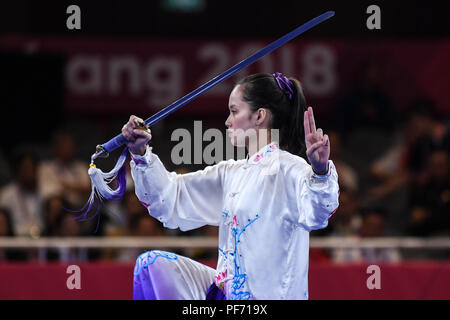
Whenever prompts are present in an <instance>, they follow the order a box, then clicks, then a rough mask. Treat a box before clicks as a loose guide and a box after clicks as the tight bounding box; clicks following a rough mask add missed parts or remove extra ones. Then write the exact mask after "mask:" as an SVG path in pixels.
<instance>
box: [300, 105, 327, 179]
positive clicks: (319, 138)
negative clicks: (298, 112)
mask: <svg viewBox="0 0 450 320" xmlns="http://www.w3.org/2000/svg"><path fill="white" fill-rule="evenodd" d="M304 128H305V143H306V156H307V157H308V160H309V162H310V163H311V166H312V168H313V170H314V172H316V173H317V174H326V173H327V172H328V158H329V157H330V140H329V138H328V135H324V134H323V131H322V129H320V128H319V129H317V130H316V123H315V122H314V114H313V109H312V108H311V107H308V110H306V111H305V114H304Z"/></svg>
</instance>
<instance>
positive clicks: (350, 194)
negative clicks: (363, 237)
mask: <svg viewBox="0 0 450 320" xmlns="http://www.w3.org/2000/svg"><path fill="white" fill-rule="evenodd" d="M339 178H340V176H339ZM339 189H340V194H339V208H338V210H337V211H336V212H335V214H334V215H333V217H332V218H331V219H330V221H329V226H328V228H330V229H331V234H330V235H331V236H336V237H352V236H357V235H358V231H359V229H360V227H361V223H362V219H361V214H360V212H359V199H358V194H357V193H356V192H354V191H352V190H348V189H347V188H346V187H340V188H339Z"/></svg>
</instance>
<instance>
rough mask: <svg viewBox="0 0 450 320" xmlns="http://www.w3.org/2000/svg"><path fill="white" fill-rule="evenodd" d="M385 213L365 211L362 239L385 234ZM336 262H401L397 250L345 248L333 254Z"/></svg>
mask: <svg viewBox="0 0 450 320" xmlns="http://www.w3.org/2000/svg"><path fill="white" fill-rule="evenodd" d="M385 220H386V217H385V213H384V212H383V210H382V209H379V208H366V209H364V210H363V219H362V224H361V228H360V229H359V237H361V238H378V237H383V236H384V234H385ZM333 260H334V261H335V262H388V263H395V262H400V260H401V256H400V252H399V251H398V250H397V249H395V248H344V249H335V250H334V252H333Z"/></svg>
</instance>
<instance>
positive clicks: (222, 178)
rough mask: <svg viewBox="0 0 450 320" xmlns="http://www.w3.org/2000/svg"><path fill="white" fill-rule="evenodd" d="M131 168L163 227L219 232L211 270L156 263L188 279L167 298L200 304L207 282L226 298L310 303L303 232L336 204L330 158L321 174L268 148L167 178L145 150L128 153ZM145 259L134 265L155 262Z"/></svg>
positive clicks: (145, 201)
mask: <svg viewBox="0 0 450 320" xmlns="http://www.w3.org/2000/svg"><path fill="white" fill-rule="evenodd" d="M131 168H132V176H133V179H134V181H135V187H136V195H137V196H138V198H139V200H140V201H141V202H142V203H143V204H144V205H145V206H146V207H147V208H148V210H149V212H150V215H152V216H153V217H155V218H157V219H158V220H159V221H161V222H162V223H163V224H164V226H165V227H167V228H180V229H181V230H183V231H186V230H191V229H195V228H198V227H201V226H203V225H214V226H219V259H218V263H217V269H216V271H215V272H214V270H213V269H211V268H209V267H206V266H204V269H203V271H199V268H200V269H202V268H201V267H199V266H198V264H197V263H194V261H192V260H190V259H187V258H185V257H182V258H180V259H172V260H170V259H164V258H158V259H160V260H161V263H159V265H161V264H164V268H165V271H166V272H167V273H170V272H174V273H177V277H180V274H181V275H183V274H184V273H188V274H189V275H188V276H187V277H184V280H183V281H181V280H180V282H181V283H179V284H172V288H173V290H175V291H179V292H180V294H179V295H178V294H177V293H171V295H170V299H177V298H179V299H184V298H188V299H189V298H190V299H197V298H198V299H204V297H205V292H206V290H207V289H208V284H211V283H212V282H213V281H214V282H215V283H216V285H217V286H218V287H219V288H221V289H222V290H223V291H224V292H225V295H226V298H227V299H308V261H309V231H311V230H315V229H321V228H324V227H326V226H327V224H328V219H329V218H330V216H331V215H332V214H333V213H334V212H335V211H336V209H337V207H338V205H339V202H338V197H339V185H338V175H337V172H336V168H335V167H334V164H333V162H332V161H331V160H329V171H328V173H327V174H326V175H323V176H319V175H317V174H315V173H314V172H313V170H312V167H311V166H310V165H309V164H308V163H307V162H306V160H305V159H303V158H301V157H298V156H295V155H292V154H290V153H289V152H286V151H284V150H280V149H279V148H278V145H277V144H275V143H270V144H268V145H266V146H265V147H263V148H261V149H260V150H259V151H258V152H257V153H256V154H254V155H253V156H252V157H251V158H249V159H243V160H238V161H235V160H228V161H222V162H220V163H218V164H217V165H214V166H209V167H207V168H205V169H204V170H200V171H197V172H193V173H188V174H183V175H177V174H175V173H174V172H171V173H169V172H167V171H166V169H165V168H164V166H163V164H162V163H161V161H160V160H159V158H158V157H157V156H156V155H155V154H153V153H152V152H151V148H150V147H147V151H146V153H145V155H144V156H138V155H134V154H132V161H131ZM155 252H157V251H155ZM149 254H150V257H152V256H151V254H152V252H150V253H147V255H146V256H145V255H142V256H141V257H140V258H139V259H141V261H142V259H147V260H152V263H153V262H156V260H157V259H156V258H154V259H149V256H148V255H149ZM153 256H154V253H153ZM159 256H161V257H162V256H164V255H161V254H159ZM139 259H138V260H139ZM186 259H187V260H189V261H191V262H192V263H193V268H190V267H189V264H190V263H189V262H186ZM162 260H164V261H165V262H162ZM180 261H182V263H181V262H180ZM177 264H180V266H177ZM156 265H157V264H156V263H154V264H151V265H149V263H147V265H146V267H147V268H148V270H146V271H142V272H150V273H151V272H152V268H154V269H155V272H156V269H157V268H158V267H157V266H156ZM168 265H171V266H173V270H172V269H171V267H168ZM140 266H141V267H140V268H141V269H142V263H141V264H140ZM191 269H192V270H191ZM171 270H172V271H171ZM196 273H197V274H198V277H199V279H198V281H196V276H195V274H196ZM135 274H136V273H135ZM180 279H181V278H180ZM208 279H209V280H210V281H209V283H208ZM152 280H153V281H158V280H157V279H153V278H152ZM135 281H136V280H135ZM174 281H176V280H175V279H174ZM186 285H187V286H191V287H192V288H190V290H191V293H190V294H183V293H181V292H183V290H185V289H182V288H179V289H176V287H177V286H186ZM154 286H158V284H157V283H155V284H154ZM198 291H200V292H198ZM159 298H164V297H163V295H160V296H159Z"/></svg>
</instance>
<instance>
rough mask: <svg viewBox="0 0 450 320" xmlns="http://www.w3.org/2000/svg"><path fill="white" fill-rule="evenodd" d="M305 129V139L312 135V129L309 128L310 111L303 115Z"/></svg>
mask: <svg viewBox="0 0 450 320" xmlns="http://www.w3.org/2000/svg"><path fill="white" fill-rule="evenodd" d="M303 127H304V128H305V137H306V136H307V135H308V134H310V133H311V128H310V127H309V116H308V110H306V111H305V113H304V115H303Z"/></svg>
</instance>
